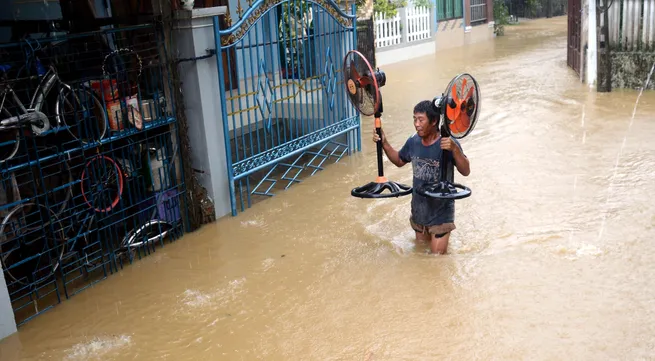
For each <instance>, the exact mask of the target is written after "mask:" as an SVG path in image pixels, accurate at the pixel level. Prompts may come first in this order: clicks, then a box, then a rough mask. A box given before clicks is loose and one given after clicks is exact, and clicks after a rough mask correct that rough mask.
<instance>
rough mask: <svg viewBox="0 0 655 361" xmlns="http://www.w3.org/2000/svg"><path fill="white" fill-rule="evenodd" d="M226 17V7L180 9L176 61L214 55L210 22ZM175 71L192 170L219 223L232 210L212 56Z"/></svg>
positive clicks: (219, 104) (214, 64)
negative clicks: (219, 16)
mask: <svg viewBox="0 0 655 361" xmlns="http://www.w3.org/2000/svg"><path fill="white" fill-rule="evenodd" d="M226 12H227V7H226V6H216V7H209V8H199V9H193V10H178V11H177V12H176V24H175V25H174V27H173V29H174V32H173V36H174V37H175V43H176V44H177V49H176V51H177V57H178V58H181V59H189V58H195V57H202V56H206V55H207V54H208V53H207V50H215V48H216V46H215V44H214V27H213V17H214V16H217V15H224V14H225V13H226ZM218 56H220V55H218ZM178 67H179V74H180V83H181V84H182V93H183V99H184V104H179V105H178V106H183V107H184V112H185V115H186V118H187V125H188V137H189V143H190V144H189V145H190V146H191V157H190V158H191V168H193V169H194V170H196V171H197V173H196V174H195V176H196V178H197V179H198V182H199V183H200V185H201V186H202V187H204V188H205V189H206V190H207V196H208V197H209V198H211V200H212V201H213V203H214V209H215V215H216V218H217V219H218V218H220V217H223V216H225V215H227V214H229V213H230V212H231V205H230V193H229V189H230V187H229V180H228V176H227V158H226V156H225V141H224V139H225V138H224V137H223V121H222V119H223V118H222V116H221V99H220V97H221V92H220V91H219V85H218V70H217V66H216V55H214V56H212V57H209V58H204V59H197V60H190V61H184V62H181V63H180V64H179V65H178Z"/></svg>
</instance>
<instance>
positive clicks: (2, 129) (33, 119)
mask: <svg viewBox="0 0 655 361" xmlns="http://www.w3.org/2000/svg"><path fill="white" fill-rule="evenodd" d="M39 64H40V63H39ZM9 69H11V66H10V65H3V66H2V67H0V75H3V77H2V78H3V81H4V84H0V164H2V163H4V162H6V161H8V160H10V159H12V158H13V157H14V156H16V154H17V153H18V150H19V147H20V140H21V130H22V129H23V128H24V127H25V126H29V127H30V128H31V130H32V134H33V135H35V136H41V135H43V134H44V133H46V132H47V131H48V130H50V129H51V128H65V129H66V130H67V131H68V133H70V135H71V136H73V138H75V139H76V140H79V141H81V142H82V143H83V144H89V143H95V142H98V141H100V140H101V139H103V138H104V137H105V135H106V134H107V117H106V113H105V112H104V111H103V106H102V103H101V102H100V99H99V98H98V97H97V96H96V95H95V93H94V92H93V91H92V90H90V89H87V88H86V87H80V88H78V89H73V88H72V87H71V86H70V85H68V84H66V83H64V82H63V81H61V79H60V78H59V76H58V75H57V71H56V69H55V68H54V66H52V65H50V66H48V67H47V69H48V70H47V71H46V73H45V75H43V76H42V77H41V81H40V82H39V85H38V86H37V89H36V90H35V92H34V94H33V95H32V99H31V100H30V103H29V105H28V106H25V104H24V103H23V102H22V101H21V100H20V98H19V97H18V95H17V94H16V92H15V91H14V89H13V88H12V86H11V85H10V84H9V82H8V81H7V71H8V70H9ZM55 87H56V93H57V94H56V96H57V98H56V100H57V101H56V102H55V104H54V126H53V124H51V123H50V119H49V117H48V115H47V111H46V112H44V111H43V110H44V105H45V104H46V97H47V96H48V95H49V94H50V92H51V91H52V90H53V89H55ZM71 95H72V99H68V98H69V96H71ZM8 96H11V97H10V98H8ZM84 101H86V102H89V101H90V102H91V105H90V106H87V105H86V103H85V102H84ZM8 103H13V104H12V105H13V107H12V108H13V109H16V111H17V112H18V113H19V114H18V115H16V116H12V115H11V112H10V111H9V109H10V105H9V104H8ZM66 106H68V107H69V109H72V110H73V112H75V111H76V110H81V114H75V115H73V116H72V117H71V116H68V115H67V114H66V113H65V108H66ZM94 111H95V114H94V115H93V116H95V118H96V120H97V129H90V130H89V127H86V126H84V127H78V133H86V131H89V133H91V134H89V135H90V136H91V137H90V139H86V138H85V137H84V135H82V134H78V135H80V137H79V138H78V137H77V136H76V134H75V133H74V132H73V130H72V129H73V128H75V127H76V126H79V125H80V124H79V123H78V124H77V125H74V121H76V120H77V121H78V122H79V121H83V120H87V119H89V118H90V117H91V112H94ZM98 112H100V113H102V115H100V116H99V115H98ZM71 118H72V121H71Z"/></svg>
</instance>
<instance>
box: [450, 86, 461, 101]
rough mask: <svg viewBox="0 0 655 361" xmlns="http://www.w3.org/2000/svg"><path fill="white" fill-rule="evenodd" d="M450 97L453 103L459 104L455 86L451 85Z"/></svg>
mask: <svg viewBox="0 0 655 361" xmlns="http://www.w3.org/2000/svg"><path fill="white" fill-rule="evenodd" d="M450 93H451V94H450V96H451V97H452V98H453V100H454V101H455V103H459V98H458V97H457V84H453V88H452V89H451V91H450Z"/></svg>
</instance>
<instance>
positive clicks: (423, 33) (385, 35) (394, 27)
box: [374, 0, 655, 48]
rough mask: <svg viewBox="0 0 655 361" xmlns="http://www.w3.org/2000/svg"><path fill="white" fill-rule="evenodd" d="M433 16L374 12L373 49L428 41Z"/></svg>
mask: <svg viewBox="0 0 655 361" xmlns="http://www.w3.org/2000/svg"><path fill="white" fill-rule="evenodd" d="M654 1H655V0H654ZM433 15H434V14H433V13H432V12H431V11H430V8H424V7H406V8H400V9H398V12H397V13H396V16H394V17H392V18H387V17H385V16H384V14H381V13H377V12H376V13H375V15H374V19H375V47H376V48H384V47H388V46H392V45H398V44H401V43H411V42H414V41H420V40H425V39H429V38H430V37H431V36H432V16H433Z"/></svg>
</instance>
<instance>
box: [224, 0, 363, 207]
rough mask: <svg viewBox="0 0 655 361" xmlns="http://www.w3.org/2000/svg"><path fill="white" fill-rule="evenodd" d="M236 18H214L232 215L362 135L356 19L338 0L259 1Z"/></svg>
mask: <svg viewBox="0 0 655 361" xmlns="http://www.w3.org/2000/svg"><path fill="white" fill-rule="evenodd" d="M352 14H354V5H353V9H352ZM236 16H237V18H236V20H237V21H236V22H235V23H234V24H233V25H232V23H231V19H230V18H229V17H228V21H227V24H226V25H227V26H228V28H227V29H220V26H219V25H220V22H219V19H218V17H216V18H215V19H214V26H215V38H216V48H217V54H219V56H218V57H217V58H216V59H217V67H218V69H219V72H218V73H219V86H220V88H221V94H220V96H219V99H220V102H221V109H222V122H223V131H224V134H225V144H226V154H227V157H228V159H227V161H228V169H227V171H228V177H229V182H230V188H231V189H230V201H231V205H232V214H233V215H236V214H237V209H239V208H240V209H241V211H243V210H245V208H246V206H247V207H250V206H251V205H252V202H253V195H259V196H264V197H259V199H262V198H266V197H268V196H271V195H273V194H274V193H273V189H274V187H275V186H277V185H278V183H281V184H282V186H283V187H284V188H285V189H286V188H288V187H290V186H291V185H292V184H294V183H297V182H299V181H300V180H301V179H300V177H301V174H304V173H310V172H311V173H310V175H313V174H315V173H316V172H317V171H318V170H320V169H323V165H324V163H325V162H326V161H328V160H336V161H338V160H339V159H341V157H342V156H343V155H344V154H346V153H347V152H350V151H352V150H353V149H354V148H356V149H358V150H359V148H360V142H361V141H360V134H359V116H358V115H357V113H356V112H355V109H354V108H353V107H352V106H351V105H350V104H349V103H348V100H347V98H346V94H345V88H344V86H343V81H342V74H341V67H342V62H343V59H344V57H345V55H346V53H347V51H349V50H350V49H356V41H357V35H356V18H355V16H354V15H351V14H346V13H345V12H343V11H342V10H341V9H340V8H339V7H338V6H337V5H336V4H335V3H334V2H332V1H331V0H315V1H312V2H310V1H304V0H282V1H265V0H259V1H256V2H254V3H253V4H252V5H251V7H250V8H249V9H247V10H246V11H244V10H243V9H241V8H240V7H239V8H238V9H237V14H236ZM343 138H345V139H343Z"/></svg>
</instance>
